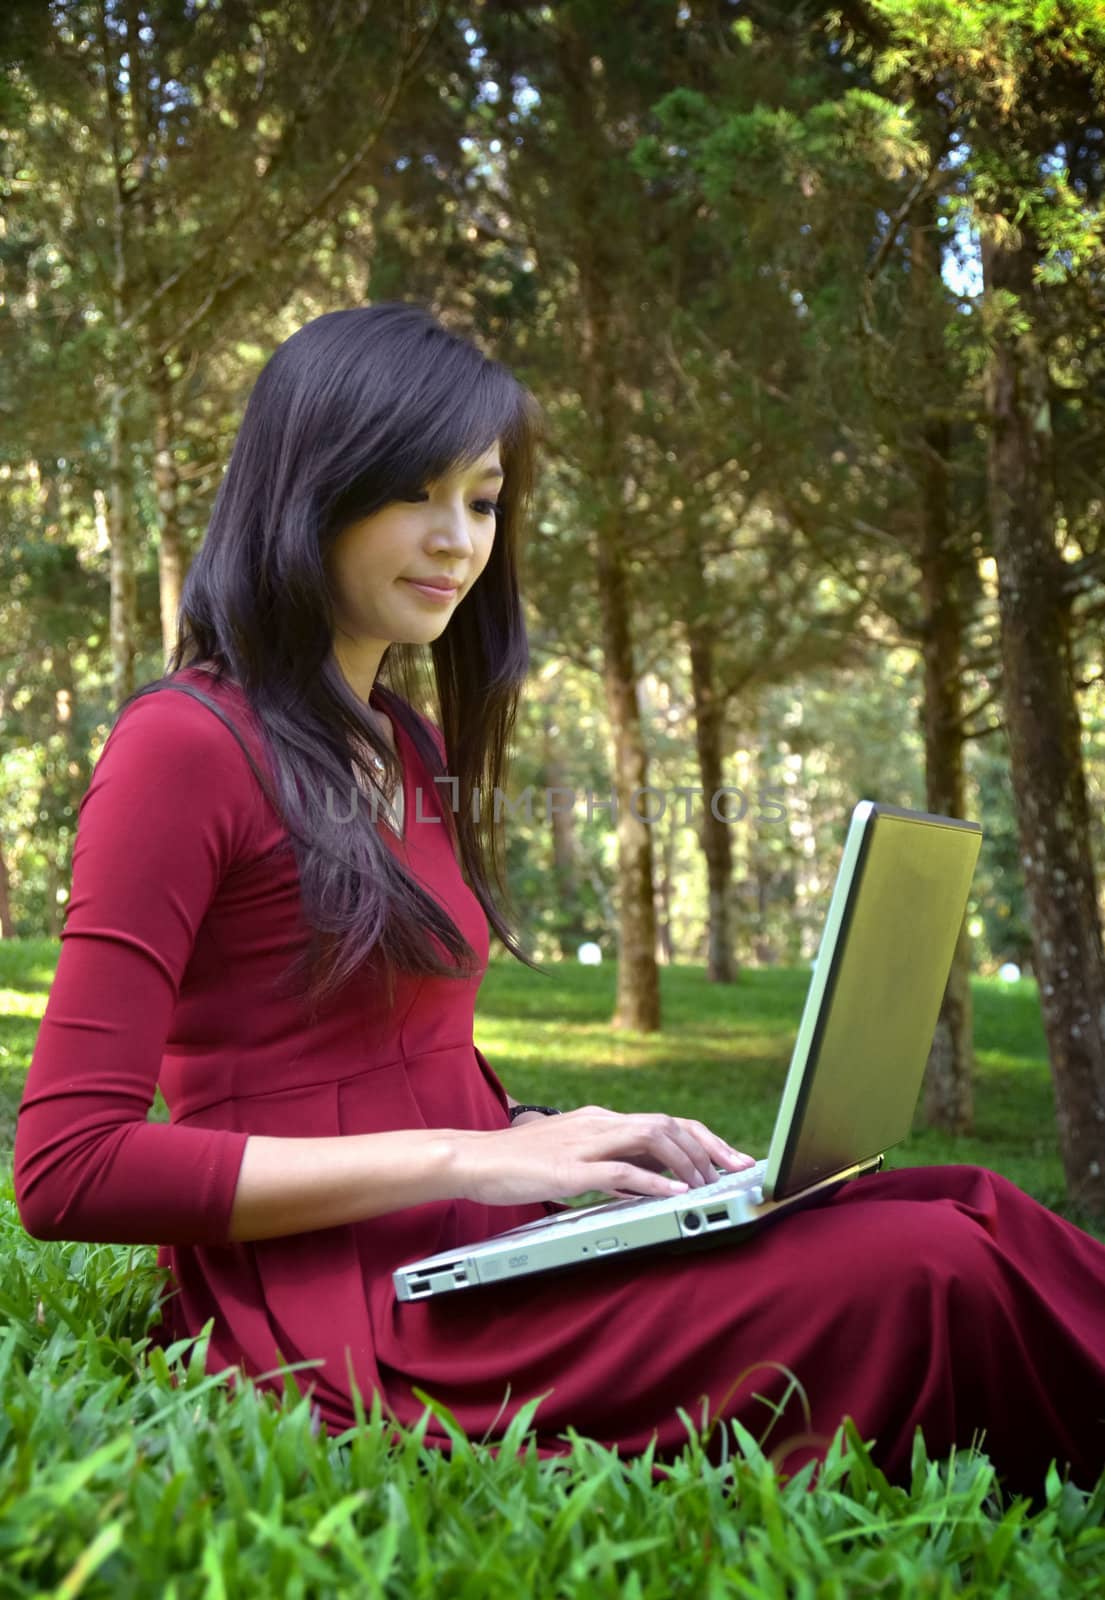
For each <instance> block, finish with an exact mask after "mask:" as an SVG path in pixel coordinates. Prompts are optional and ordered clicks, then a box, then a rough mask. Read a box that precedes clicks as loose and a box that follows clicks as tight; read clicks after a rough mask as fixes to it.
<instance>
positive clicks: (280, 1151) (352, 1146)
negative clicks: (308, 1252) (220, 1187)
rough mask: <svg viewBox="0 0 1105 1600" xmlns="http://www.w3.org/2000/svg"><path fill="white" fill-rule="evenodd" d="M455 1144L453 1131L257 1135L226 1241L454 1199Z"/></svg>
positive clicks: (248, 1154) (357, 1219) (304, 1229)
mask: <svg viewBox="0 0 1105 1600" xmlns="http://www.w3.org/2000/svg"><path fill="white" fill-rule="evenodd" d="M459 1142H460V1132H459V1130H457V1129H454V1128H412V1129H410V1130H409V1131H403V1132H399V1133H359V1134H341V1135H338V1136H337V1137H334V1138H323V1139H295V1138H269V1137H266V1136H264V1135H254V1136H252V1137H251V1138H250V1139H249V1140H248V1141H247V1143H246V1147H245V1153H244V1154H243V1156H242V1164H241V1167H240V1169H239V1173H238V1187H237V1189H236V1190H235V1192H234V1206H233V1209H232V1211H231V1216H230V1240H231V1242H232V1243H235V1244H238V1243H245V1242H246V1241H248V1240H250V1239H274V1238H277V1237H279V1236H280V1235H283V1234H290V1233H308V1232H310V1231H311V1230H312V1229H314V1228H334V1227H339V1226H340V1225H341V1224H343V1223H346V1222H361V1221H363V1220H364V1219H365V1218H367V1217H379V1216H383V1215H384V1214H385V1213H386V1212H389V1211H402V1210H403V1209H404V1207H406V1206H418V1205H424V1204H426V1202H427V1201H431V1200H448V1199H452V1198H453V1196H454V1192H455V1189H454V1184H455V1178H454V1167H455V1161H456V1151H457V1146H458V1144H459Z"/></svg>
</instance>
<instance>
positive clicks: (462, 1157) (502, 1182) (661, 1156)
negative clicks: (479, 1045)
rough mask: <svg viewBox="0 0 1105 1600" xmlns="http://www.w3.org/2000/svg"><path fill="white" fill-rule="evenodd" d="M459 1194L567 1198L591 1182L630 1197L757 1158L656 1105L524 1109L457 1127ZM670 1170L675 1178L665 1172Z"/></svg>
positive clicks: (663, 1191) (489, 1201)
mask: <svg viewBox="0 0 1105 1600" xmlns="http://www.w3.org/2000/svg"><path fill="white" fill-rule="evenodd" d="M456 1138H457V1157H456V1174H457V1183H458V1187H457V1190H456V1193H457V1197H458V1198H459V1199H465V1200H481V1201H483V1203H484V1204H485V1205H493V1206H495V1205H498V1206H508V1205H525V1204H527V1203H530V1202H540V1201H544V1200H565V1199H570V1198H572V1197H573V1196H575V1195H579V1194H584V1193H586V1192H587V1191H588V1190H592V1189H596V1190H598V1191H599V1192H600V1193H602V1194H612V1195H618V1196H621V1197H626V1198H635V1197H636V1196H638V1195H653V1196H660V1197H663V1196H665V1195H670V1194H682V1193H684V1192H685V1190H686V1189H687V1188H688V1187H689V1188H695V1187H698V1186H699V1185H700V1184H703V1183H712V1182H713V1181H714V1179H715V1178H717V1177H718V1175H719V1173H718V1171H715V1167H716V1168H719V1169H721V1171H727V1172H737V1171H740V1170H742V1169H743V1168H745V1167H750V1166H754V1165H755V1160H754V1157H752V1156H750V1155H746V1154H745V1153H744V1152H743V1151H741V1150H735V1149H734V1148H733V1147H732V1146H731V1145H729V1144H726V1142H725V1140H724V1139H722V1138H720V1137H719V1136H718V1135H717V1134H716V1133H711V1131H710V1129H709V1128H707V1127H706V1125H705V1124H704V1123H702V1122H697V1121H695V1120H694V1119H693V1118H690V1117H670V1116H666V1115H664V1114H663V1113H662V1112H630V1113H628V1114H623V1113H621V1112H619V1111H608V1110H607V1109H606V1107H605V1106H579V1107H578V1108H577V1109H576V1110H575V1111H565V1112H563V1113H562V1114H561V1115H560V1116H558V1117H546V1116H545V1115H544V1114H543V1113H541V1112H539V1111H524V1112H522V1114H521V1115H520V1116H518V1117H516V1118H515V1120H514V1123H513V1125H512V1126H511V1127H509V1128H500V1129H493V1130H491V1131H490V1132H488V1131H484V1130H469V1129H464V1130H461V1131H460V1132H458V1133H457V1135H456ZM668 1170H670V1171H671V1172H673V1173H674V1174H675V1179H674V1180H673V1179H671V1178H668V1177H666V1176H664V1173H665V1172H666V1171H668Z"/></svg>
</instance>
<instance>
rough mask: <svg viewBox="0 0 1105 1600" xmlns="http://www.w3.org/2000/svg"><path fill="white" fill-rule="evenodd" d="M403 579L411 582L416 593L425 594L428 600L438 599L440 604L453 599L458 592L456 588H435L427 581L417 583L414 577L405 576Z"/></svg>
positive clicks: (405, 581)
mask: <svg viewBox="0 0 1105 1600" xmlns="http://www.w3.org/2000/svg"><path fill="white" fill-rule="evenodd" d="M402 581H403V582H404V583H406V584H409V585H410V587H411V588H412V589H413V590H414V591H415V593H416V594H422V595H425V597H426V599H427V600H436V601H437V603H438V605H444V604H445V603H446V602H447V601H449V600H452V599H453V597H454V595H455V594H456V592H457V591H456V590H455V589H435V588H433V587H432V586H431V585H430V584H427V583H415V581H414V579H413V578H404V579H403V580H402Z"/></svg>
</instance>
